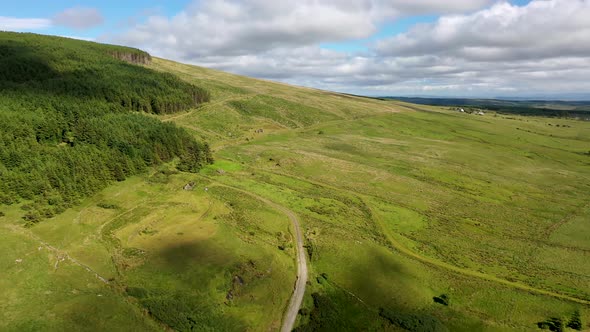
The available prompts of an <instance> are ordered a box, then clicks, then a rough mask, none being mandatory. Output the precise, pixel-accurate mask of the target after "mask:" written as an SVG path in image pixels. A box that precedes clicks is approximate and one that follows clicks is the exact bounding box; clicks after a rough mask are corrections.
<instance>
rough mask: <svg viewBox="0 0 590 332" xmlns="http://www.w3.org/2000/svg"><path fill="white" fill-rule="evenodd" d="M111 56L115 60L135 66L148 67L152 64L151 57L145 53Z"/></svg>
mask: <svg viewBox="0 0 590 332" xmlns="http://www.w3.org/2000/svg"><path fill="white" fill-rule="evenodd" d="M111 55H112V56H113V58H115V59H119V60H123V61H126V62H129V63H133V64H136V65H149V64H150V63H151V62H152V56H151V55H149V53H146V52H137V53H130V52H118V51H116V52H111Z"/></svg>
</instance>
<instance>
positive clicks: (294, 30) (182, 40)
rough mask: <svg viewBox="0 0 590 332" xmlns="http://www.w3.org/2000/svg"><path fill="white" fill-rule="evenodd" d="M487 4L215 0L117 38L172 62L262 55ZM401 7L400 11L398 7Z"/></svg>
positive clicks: (464, 0)
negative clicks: (398, 20) (400, 19)
mask: <svg viewBox="0 0 590 332" xmlns="http://www.w3.org/2000/svg"><path fill="white" fill-rule="evenodd" d="M489 2H490V0H457V1H453V3H452V4H451V5H444V6H443V5H441V2H440V1H439V0H423V1H421V2H420V5H416V4H415V1H410V0H401V1H398V2H392V1H389V0H361V1H359V0H324V1H316V0H301V1H291V0H277V1H267V0H243V1H238V0H218V1H195V2H193V3H192V5H190V6H189V7H188V8H187V9H186V10H184V11H182V12H180V13H179V14H178V15H176V16H174V17H171V18H167V17H163V16H152V17H149V18H148V19H147V21H146V22H145V23H144V24H140V25H137V26H135V27H133V28H132V29H130V30H129V31H127V32H126V33H123V34H122V35H121V36H119V37H117V38H115V40H116V41H119V42H123V43H127V44H132V45H135V46H140V47H141V46H143V47H147V48H150V49H152V50H155V51H156V52H165V51H166V50H174V51H173V52H172V51H171V52H166V54H170V53H174V55H175V57H176V58H183V59H196V58H198V57H201V56H208V55H213V54H215V55H220V54H222V55H236V56H241V55H245V54H253V53H256V52H265V51H268V50H272V49H276V48H281V47H302V46H309V45H315V44H318V43H323V42H339V41H346V40H351V39H362V38H367V37H369V36H371V35H372V34H374V33H375V32H376V31H377V29H378V25H379V24H380V23H383V22H384V21H385V20H393V19H395V18H398V17H400V16H403V15H408V14H430V13H437V12H440V11H444V12H447V11H451V12H464V11H469V10H473V9H476V8H481V6H483V5H485V4H487V3H489ZM398 3H399V5H398Z"/></svg>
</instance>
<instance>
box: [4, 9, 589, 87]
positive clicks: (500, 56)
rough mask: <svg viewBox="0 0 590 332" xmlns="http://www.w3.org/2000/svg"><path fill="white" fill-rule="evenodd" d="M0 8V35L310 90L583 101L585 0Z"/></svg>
mask: <svg viewBox="0 0 590 332" xmlns="http://www.w3.org/2000/svg"><path fill="white" fill-rule="evenodd" d="M0 8H1V9H2V10H1V12H0V13H1V14H0V30H11V31H24V32H36V33H42V34H51V35H60V36H68V37H74V38H81V39H90V40H96V41H100V42H108V43H114V44H122V45H129V46H134V47H139V48H142V49H145V50H147V51H149V52H150V53H152V54H153V55H155V56H161V57H166V58H170V59H173V60H177V61H182V62H186V63H192V64H197V65H202V66H207V67H211V68H216V69H220V70H225V71H229V72H234V73H239V74H244V75H250V76H254V77H260V78H267V79H275V80H280V81H283V82H287V83H291V84H298V85H306V86H312V87H317V88H322V89H329V90H337V91H344V92H351V93H360V94H367V95H429V96H431V95H435V96H458V97H493V96H518V97H521V96H535V97H542V96H547V97H555V96H566V95H572V94H576V95H580V94H582V95H583V94H587V95H588V96H590V77H589V76H590V72H589V69H587V68H590V46H588V47H586V46H585V45H590V36H589V35H588V34H589V33H587V32H586V31H590V23H589V22H590V20H588V19H587V17H590V0H510V1H506V0H454V1H450V2H443V1H440V0H395V1H393V0H391V1H390V0H300V1H290V0H276V1H266V0H200V1H199V0H170V1H161V0H159V1H158V0H142V1H138V0H125V1H121V0H119V1H114V0H104V1H90V0H87V1H64V0H57V1H32V0H21V1H1V3H0ZM566 37H567V38H566Z"/></svg>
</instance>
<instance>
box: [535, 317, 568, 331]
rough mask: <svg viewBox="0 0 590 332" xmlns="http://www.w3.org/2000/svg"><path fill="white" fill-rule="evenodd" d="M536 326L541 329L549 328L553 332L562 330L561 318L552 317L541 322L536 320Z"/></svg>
mask: <svg viewBox="0 0 590 332" xmlns="http://www.w3.org/2000/svg"><path fill="white" fill-rule="evenodd" d="M537 326H538V327H539V328H540V329H543V330H550V331H554V332H562V331H563V321H562V320H561V318H556V317H552V318H549V319H547V320H544V321H542V322H538V323H537Z"/></svg>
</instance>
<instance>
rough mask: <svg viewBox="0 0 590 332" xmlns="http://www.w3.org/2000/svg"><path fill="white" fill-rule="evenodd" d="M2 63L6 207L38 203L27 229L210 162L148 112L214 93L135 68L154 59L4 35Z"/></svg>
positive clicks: (1, 191)
mask: <svg viewBox="0 0 590 332" xmlns="http://www.w3.org/2000/svg"><path fill="white" fill-rule="evenodd" d="M0 59H1V60H2V61H0V176H1V178H2V181H1V182H0V202H2V203H3V204H12V203H17V202H21V201H25V200H26V201H32V202H31V203H30V204H27V205H26V210H27V211H28V213H26V214H25V216H24V219H25V220H26V221H27V222H29V224H30V223H35V222H38V221H39V220H40V219H42V218H46V217H52V216H53V215H54V214H56V213H59V212H61V211H63V209H64V208H66V207H68V206H71V204H72V203H74V202H76V201H77V200H78V199H79V198H83V197H87V196H88V195H90V194H93V193H95V192H97V191H98V190H100V189H102V188H104V187H105V186H106V185H107V184H108V183H109V182H111V181H113V180H117V181H121V180H124V179H125V178H126V177H128V176H130V175H133V174H137V173H140V172H142V171H144V170H145V169H146V168H147V167H149V166H152V165H157V164H159V163H162V162H167V161H170V160H172V159H173V158H175V157H180V158H181V159H182V161H181V163H180V166H181V167H182V168H183V169H186V170H193V171H196V170H198V168H199V167H200V166H201V165H202V164H205V163H206V159H207V154H208V152H207V146H205V145H204V144H203V143H200V142H198V141H196V140H195V139H194V138H193V137H191V136H190V135H188V134H187V132H186V131H185V130H183V129H180V128H178V127H176V126H174V125H172V124H163V123H162V122H160V121H159V120H157V119H154V118H153V117H148V116H146V115H145V114H146V113H156V114H161V113H172V112H177V111H182V110H186V109H189V108H193V107H197V106H199V105H200V104H201V103H203V102H205V101H207V100H208V99H209V95H208V93H207V92H206V91H205V90H203V89H201V88H199V87H196V86H194V85H192V84H188V83H186V82H183V81H181V80H179V79H178V78H176V77H175V76H173V75H171V74H164V73H160V72H156V71H153V70H151V69H148V68H145V67H142V66H139V65H137V64H143V63H149V62H150V61H151V57H150V55H149V54H147V53H145V52H142V51H139V50H136V49H130V48H125V47H119V46H109V45H101V44H96V43H90V42H83V41H78V40H72V39H67V38H60V37H48V36H40V35H33V34H18V33H9V32H1V33H0ZM127 61H130V62H133V63H129V62H127ZM141 113H143V114H141Z"/></svg>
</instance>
